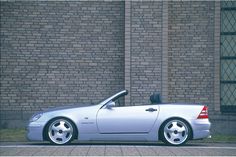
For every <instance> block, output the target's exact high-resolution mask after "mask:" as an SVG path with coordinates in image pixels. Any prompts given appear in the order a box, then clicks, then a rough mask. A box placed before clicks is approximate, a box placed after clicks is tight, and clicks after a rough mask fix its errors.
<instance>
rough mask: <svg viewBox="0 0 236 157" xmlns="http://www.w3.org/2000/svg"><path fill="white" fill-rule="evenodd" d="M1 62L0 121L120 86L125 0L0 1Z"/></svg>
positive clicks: (91, 99)
mask: <svg viewBox="0 0 236 157" xmlns="http://www.w3.org/2000/svg"><path fill="white" fill-rule="evenodd" d="M0 66H1V80H0V81H1V95H0V104H1V120H3V119H19V118H22V117H23V116H22V115H26V113H27V112H30V111H32V110H33V111H35V110H41V109H40V108H47V107H50V106H56V105H58V106H60V105H62V104H70V103H77V102H81V103H91V102H92V103H95V102H97V101H99V100H100V99H101V98H103V97H106V96H108V95H111V94H113V93H114V92H116V91H119V90H121V89H123V88H124V2H101V1H100V2H36V1H34V2H24V1H21V2H1V65H0ZM6 110H7V111H6ZM9 110H10V111H11V112H8V111H9ZM12 110H14V112H13V111H12ZM26 118H28V117H27V116H26Z"/></svg>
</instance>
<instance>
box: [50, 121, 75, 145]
mask: <svg viewBox="0 0 236 157" xmlns="http://www.w3.org/2000/svg"><path fill="white" fill-rule="evenodd" d="M75 132H76V128H75V126H74V124H73V123H72V122H71V121H70V120H68V119H66V118H56V119H53V120H51V121H50V122H49V123H48V125H47V129H46V133H47V137H48V140H49V141H50V142H51V143H52V144H57V145H65V144H69V143H70V142H71V141H72V140H73V139H74V137H75Z"/></svg>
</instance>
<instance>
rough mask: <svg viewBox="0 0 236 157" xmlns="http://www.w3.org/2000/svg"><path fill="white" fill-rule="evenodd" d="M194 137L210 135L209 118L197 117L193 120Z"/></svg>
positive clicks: (199, 137) (200, 137)
mask: <svg viewBox="0 0 236 157" xmlns="http://www.w3.org/2000/svg"><path fill="white" fill-rule="evenodd" d="M192 128H193V139H202V138H208V137H210V128H211V123H210V121H209V120H208V119H196V120H194V121H193V122H192Z"/></svg>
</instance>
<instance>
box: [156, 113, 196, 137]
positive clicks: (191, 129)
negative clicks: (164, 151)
mask: <svg viewBox="0 0 236 157" xmlns="http://www.w3.org/2000/svg"><path fill="white" fill-rule="evenodd" d="M172 119H179V120H182V121H184V122H186V124H187V125H188V127H189V128H190V133H191V134H190V137H189V139H190V140H191V139H193V128H192V126H191V124H190V123H189V122H188V121H187V120H186V119H184V118H182V117H170V118H167V119H165V120H164V121H163V122H162V123H161V125H160V127H159V130H158V139H159V140H162V135H161V130H162V128H163V127H164V124H165V123H166V122H168V121H170V120H172Z"/></svg>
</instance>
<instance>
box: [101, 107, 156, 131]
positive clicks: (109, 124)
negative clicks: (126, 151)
mask: <svg viewBox="0 0 236 157" xmlns="http://www.w3.org/2000/svg"><path fill="white" fill-rule="evenodd" d="M158 111H159V107H158V105H146V106H125V107H111V108H107V107H106V106H104V107H103V108H101V109H100V110H99V111H98V113H97V126H98V129H99V132H100V133H148V132H149V131H150V130H151V129H152V127H153V125H154V123H155V121H156V119H157V116H158Z"/></svg>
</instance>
